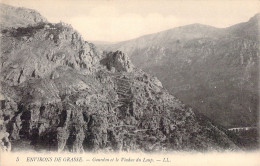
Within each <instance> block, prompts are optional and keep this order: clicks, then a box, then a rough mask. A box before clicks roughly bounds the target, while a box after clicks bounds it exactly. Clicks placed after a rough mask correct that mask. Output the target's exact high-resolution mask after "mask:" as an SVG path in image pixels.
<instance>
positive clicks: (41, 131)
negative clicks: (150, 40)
mask: <svg viewBox="0 0 260 166" xmlns="http://www.w3.org/2000/svg"><path fill="white" fill-rule="evenodd" d="M0 9H1V10H0V11H1V13H0V14H1V24H0V30H1V36H0V37H1V44H0V48H1V49H0V50H1V56H0V58H1V72H0V74H1V77H0V82H1V89H0V90H1V91H0V92H1V93H0V94H1V100H0V108H1V109H0V136H1V138H0V143H1V144H0V147H1V150H4V151H5V150H6V151H19V150H35V151H59V152H62V151H70V152H93V151H105V152H106V151H108V152H111V151H112V152H113V151H144V152H156V151H173V150H189V151H190V150H196V151H198V150H199V151H208V150H238V149H239V147H238V145H236V143H234V142H233V141H232V139H231V138H230V137H229V136H228V134H227V133H226V130H223V129H219V128H218V127H217V126H216V125H215V124H214V123H212V122H211V121H210V120H208V119H207V118H204V117H203V116H199V115H197V114H195V113H194V112H193V109H192V108H191V107H189V106H186V105H185V104H184V103H183V102H181V101H180V100H178V99H177V98H176V97H174V96H172V95H170V94H169V93H168V91H167V90H166V89H165V88H164V87H163V86H162V83H161V82H160V81H159V80H158V79H157V78H156V77H154V76H151V75H150V74H147V73H145V72H144V71H142V70H141V69H138V68H136V67H135V66H134V65H133V64H132V62H131V61H130V59H129V58H128V56H127V55H126V54H124V53H123V52H122V51H114V52H102V51H101V50H99V49H97V48H96V47H95V45H94V44H92V43H90V42H87V41H85V40H84V39H83V38H82V36H81V35H80V34H79V33H78V32H77V31H76V30H74V29H73V28H72V26H71V25H69V24H66V23H62V22H61V23H57V24H53V23H49V22H48V21H47V20H46V19H45V18H44V17H42V16H41V15H40V14H39V13H38V12H36V11H34V10H31V9H25V8H15V7H12V6H8V5H4V4H1V5H0Z"/></svg>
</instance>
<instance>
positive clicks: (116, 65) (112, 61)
mask: <svg viewBox="0 0 260 166" xmlns="http://www.w3.org/2000/svg"><path fill="white" fill-rule="evenodd" d="M105 54H106V58H104V59H102V61H101V64H103V65H105V66H106V67H107V69H108V70H110V71H119V72H120V71H126V72H131V71H133V68H134V66H133V64H132V62H131V61H130V59H129V58H128V56H127V55H125V54H124V53H122V52H121V51H116V52H110V53H105Z"/></svg>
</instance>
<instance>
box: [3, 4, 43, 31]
mask: <svg viewBox="0 0 260 166" xmlns="http://www.w3.org/2000/svg"><path fill="white" fill-rule="evenodd" d="M0 18H1V20H0V29H3V28H8V27H13V28H18V27H25V26H28V25H35V24H37V23H40V22H47V20H46V18H44V17H42V16H41V15H40V14H39V13H38V12H36V11H35V10H32V9H25V8H15V7H12V6H9V5H5V4H0Z"/></svg>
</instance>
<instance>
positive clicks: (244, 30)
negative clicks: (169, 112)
mask: <svg viewBox="0 0 260 166" xmlns="http://www.w3.org/2000/svg"><path fill="white" fill-rule="evenodd" d="M103 49H104V50H121V51H124V52H126V53H128V55H129V57H130V59H131V60H132V62H133V64H135V65H136V66H137V67H139V68H141V69H143V70H144V71H146V72H147V73H150V74H152V75H154V76H156V77H158V78H159V79H160V80H161V81H162V83H163V85H164V87H165V88H166V89H167V90H169V92H170V93H171V94H174V95H175V96H176V97H178V98H180V99H181V100H182V101H183V102H185V103H187V104H189V105H191V106H192V107H193V108H196V110H197V112H199V113H202V114H204V115H206V116H207V117H209V118H210V119H211V120H213V121H215V122H217V123H219V124H221V125H223V126H225V127H241V126H256V125H257V122H258V118H257V117H258V93H259V92H258V74H259V73H258V59H259V50H258V49H259V14H257V15H256V16H254V17H253V18H251V19H250V20H249V21H248V22H245V23H241V24H237V25H234V26H231V27H229V28H222V29H220V28H214V27H210V26H206V25H200V24H193V25H187V26H183V27H178V28H174V29H170V30H167V31H163V32H159V33H156V34H151V35H146V36H143V37H140V38H137V39H134V40H130V41H125V42H120V43H117V44H114V45H106V46H103Z"/></svg>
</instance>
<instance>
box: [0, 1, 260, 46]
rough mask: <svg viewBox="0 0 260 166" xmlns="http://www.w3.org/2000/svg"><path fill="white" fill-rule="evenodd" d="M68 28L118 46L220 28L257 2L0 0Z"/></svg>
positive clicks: (244, 16)
mask: <svg viewBox="0 0 260 166" xmlns="http://www.w3.org/2000/svg"><path fill="white" fill-rule="evenodd" d="M0 2H1V3H5V4H9V5H12V6H17V7H26V8H31V9H35V10H37V11H38V12H40V13H41V14H42V15H43V16H44V17H45V18H47V19H48V21H49V22H52V23H57V22H60V21H62V22H65V23H69V24H71V25H72V26H73V27H74V28H75V29H76V30H77V31H78V32H80V33H81V34H82V36H83V37H84V39H85V40H88V41H107V42H118V41H124V40H130V39H133V38H137V37H140V36H142V35H145V34H151V33H156V32H160V31H163V30H167V29H171V28H174V27H178V26H183V25H188V24H193V23H201V24H206V25H211V26H214V27H219V28H224V27H228V26H231V25H234V24H237V23H240V22H246V21H248V20H249V19H250V18H251V17H253V16H254V15H255V14H256V13H258V12H260V1H259V0H218V1H216V0H201V1H200V0H138V1H137V0H95V1H94V0H0Z"/></svg>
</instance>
